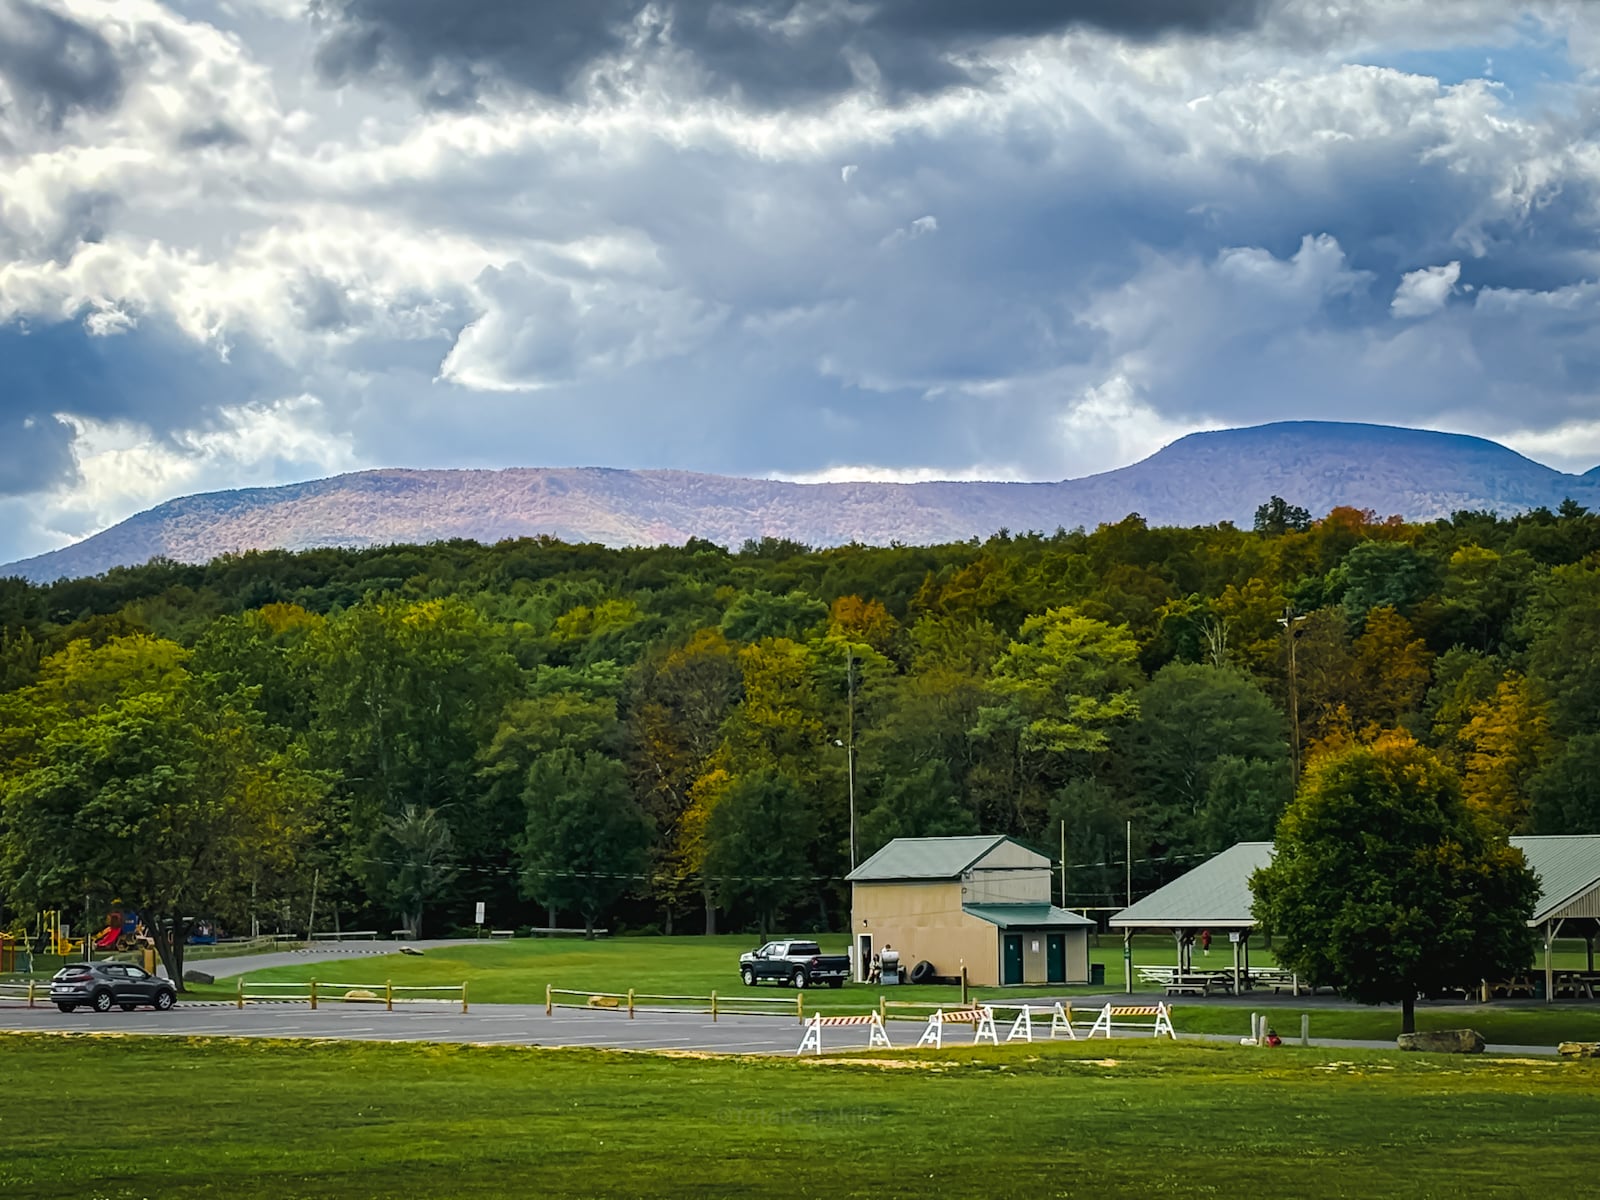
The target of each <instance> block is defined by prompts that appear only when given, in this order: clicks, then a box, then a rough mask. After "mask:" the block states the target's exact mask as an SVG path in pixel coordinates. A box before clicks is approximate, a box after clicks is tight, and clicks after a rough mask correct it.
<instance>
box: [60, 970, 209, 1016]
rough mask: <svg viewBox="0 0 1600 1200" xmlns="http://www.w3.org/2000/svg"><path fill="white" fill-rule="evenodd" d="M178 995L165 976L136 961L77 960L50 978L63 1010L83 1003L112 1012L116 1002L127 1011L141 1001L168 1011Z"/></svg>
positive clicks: (130, 1010)
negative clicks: (161, 976)
mask: <svg viewBox="0 0 1600 1200" xmlns="http://www.w3.org/2000/svg"><path fill="white" fill-rule="evenodd" d="M177 998H178V993H177V992H176V991H174V990H173V987H172V985H171V984H170V983H168V982H167V981H166V980H165V979H159V978H157V977H156V976H154V975H151V974H150V973H149V972H148V971H145V970H144V969H142V968H140V967H136V966H134V965H133V964H132V963H119V962H104V963H73V964H72V965H71V966H66V967H62V968H61V970H59V971H57V972H56V973H55V977H54V978H53V979H51V980H50V999H51V1000H53V1001H54V1002H55V1006H56V1007H57V1008H59V1009H60V1010H61V1011H62V1012H72V1011H73V1010H74V1009H75V1008H77V1007H78V1006H79V1005H80V1004H82V1005H88V1006H89V1007H90V1008H92V1009H94V1010H95V1011H96V1012H110V1011H111V1006H112V1005H114V1004H120V1005H121V1006H122V1008H123V1009H124V1011H127V1012H132V1011H133V1010H134V1009H136V1008H138V1007H139V1006H140V1005H141V1004H148V1005H149V1006H150V1007H151V1008H156V1009H160V1010H161V1011H162V1012H166V1011H167V1010H168V1009H169V1008H171V1007H172V1005H173V1002H174V1001H175V1000H177Z"/></svg>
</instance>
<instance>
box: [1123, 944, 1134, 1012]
mask: <svg viewBox="0 0 1600 1200" xmlns="http://www.w3.org/2000/svg"><path fill="white" fill-rule="evenodd" d="M1122 990H1123V991H1124V992H1126V993H1127V994H1128V995H1130V996H1131V995H1133V930H1132V929H1131V928H1129V929H1124V930H1123V931H1122Z"/></svg>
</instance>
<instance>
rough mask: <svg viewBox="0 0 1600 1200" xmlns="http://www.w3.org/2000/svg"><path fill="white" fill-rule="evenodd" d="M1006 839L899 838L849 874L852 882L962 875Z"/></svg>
mask: <svg viewBox="0 0 1600 1200" xmlns="http://www.w3.org/2000/svg"><path fill="white" fill-rule="evenodd" d="M1005 840H1006V839H1005V838H1004V837H1002V836H1000V835H999V834H989V835H988V836H986V837H934V838H895V840H894V841H892V842H890V843H889V844H888V845H887V846H885V847H884V848H883V849H882V850H879V851H878V852H877V853H876V854H874V855H873V856H872V857H871V858H869V859H867V861H866V862H864V863H862V864H861V865H860V866H859V867H857V868H856V869H855V870H854V871H851V872H850V874H849V875H847V876H845V878H846V879H847V880H849V881H850V882H851V883H888V882H892V881H894V880H900V879H960V878H961V873H962V872H963V871H965V870H966V869H967V868H968V867H970V866H971V865H972V864H973V863H975V862H977V861H978V860H979V859H980V858H982V857H983V856H984V855H985V854H987V853H989V851H991V850H993V849H994V848H995V847H996V846H998V845H999V844H1000V843H1001V842H1003V841H1005Z"/></svg>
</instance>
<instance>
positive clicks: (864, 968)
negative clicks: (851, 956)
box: [856, 933, 872, 983]
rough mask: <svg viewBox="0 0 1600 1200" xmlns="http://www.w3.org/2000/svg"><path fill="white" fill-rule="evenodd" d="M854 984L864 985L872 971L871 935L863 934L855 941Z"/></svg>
mask: <svg viewBox="0 0 1600 1200" xmlns="http://www.w3.org/2000/svg"><path fill="white" fill-rule="evenodd" d="M856 953H857V957H856V982H857V983H866V982H867V976H868V975H869V974H870V973H871V971H872V935H871V934H870V933H863V934H862V935H861V936H860V937H859V938H857V939H856Z"/></svg>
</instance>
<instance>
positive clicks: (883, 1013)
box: [878, 996, 889, 1021]
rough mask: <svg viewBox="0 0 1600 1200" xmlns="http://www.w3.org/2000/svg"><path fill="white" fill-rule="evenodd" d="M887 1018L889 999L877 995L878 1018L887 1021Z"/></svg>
mask: <svg viewBox="0 0 1600 1200" xmlns="http://www.w3.org/2000/svg"><path fill="white" fill-rule="evenodd" d="M888 1019H889V999H888V997H886V996H879V997H878V1020H880V1021H887V1020H888Z"/></svg>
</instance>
